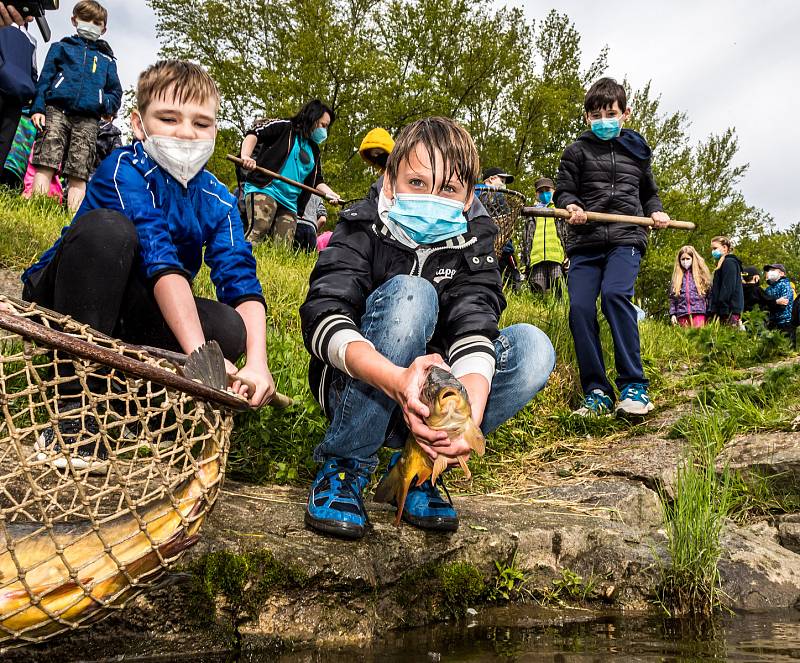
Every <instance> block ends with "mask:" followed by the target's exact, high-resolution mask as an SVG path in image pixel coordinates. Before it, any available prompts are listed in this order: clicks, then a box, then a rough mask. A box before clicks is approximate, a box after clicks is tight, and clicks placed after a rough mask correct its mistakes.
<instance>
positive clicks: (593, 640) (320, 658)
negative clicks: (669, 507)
mask: <svg viewBox="0 0 800 663" xmlns="http://www.w3.org/2000/svg"><path fill="white" fill-rule="evenodd" d="M189 656H190V658H191V660H192V662H193V663H267V662H269V663H272V662H273V661H275V662H280V663H360V662H362V661H363V662H364V663H401V662H402V663H405V662H406V661H419V662H420V663H426V662H428V663H456V662H458V663H461V662H464V663H489V662H492V661H501V662H512V661H513V662H515V663H517V662H520V663H522V662H524V663H532V662H540V661H541V662H552V663H589V662H591V663H594V662H598V663H605V662H607V661H610V662H616V661H624V662H626V663H628V662H638V661H643V662H647V663H649V662H656V661H657V662H659V663H662V662H663V663H673V662H674V663H695V662H700V661H737V662H738V661H753V662H760V661H769V662H770V663H781V662H783V661H800V610H786V611H779V612H775V611H772V612H766V613H756V614H752V613H751V614H747V615H731V616H728V617H725V618H722V619H718V620H717V622H716V624H715V626H714V627H713V628H710V629H709V628H707V629H705V630H704V631H703V632H698V630H697V629H696V628H692V627H691V626H690V625H688V624H687V623H682V622H680V621H675V620H664V619H659V618H654V617H636V616H629V615H620V614H618V613H617V614H608V615H603V616H598V615H597V613H589V612H581V611H575V610H562V611H555V610H552V609H542V608H532V607H504V608H494V609H490V610H487V611H485V612H482V613H480V614H478V615H476V616H474V617H469V618H467V620H466V621H463V622H459V623H455V624H439V625H436V626H430V627H426V628H418V629H413V630H408V631H393V632H390V633H387V634H386V635H385V636H384V637H383V638H382V639H381V640H380V641H379V642H377V643H375V644H374V645H373V646H372V647H370V648H366V649H335V650H329V649H301V650H298V651H293V652H275V651H245V652H241V653H239V654H230V653H229V654H224V653H219V654H206V655H202V654H200V655H198V654H191V655H189ZM126 660H132V661H138V662H140V663H143V662H145V661H147V662H152V661H158V662H159V663H161V662H162V661H164V660H178V659H173V658H171V657H167V659H164V658H163V657H157V658H155V659H154V658H149V657H147V658H132V659H126ZM180 660H184V659H183V658H180Z"/></svg>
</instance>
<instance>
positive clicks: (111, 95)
mask: <svg viewBox="0 0 800 663" xmlns="http://www.w3.org/2000/svg"><path fill="white" fill-rule="evenodd" d="M107 23H108V12H107V11H106V9H105V8H104V7H103V6H102V5H100V4H98V3H97V2H95V1H94V0H81V1H80V2H78V3H77V4H76V5H75V8H74V9H73V11H72V24H73V25H74V26H75V28H76V29H77V33H78V34H76V35H73V36H71V37H65V38H64V39H62V40H61V41H59V42H57V43H55V44H53V45H52V46H51V47H50V50H49V51H48V52H47V59H46V60H45V62H44V67H43V68H42V74H41V76H40V77H39V85H38V87H37V90H36V98H35V99H34V101H33V105H32V107H31V112H32V116H31V119H32V120H33V123H34V125H36V128H37V129H39V130H40V131H42V132H43V134H42V135H41V137H40V139H39V140H37V141H36V145H35V147H34V150H33V165H34V166H36V177H35V178H34V181H33V193H34V194H41V195H47V192H48V191H49V189H50V181H51V180H52V178H53V174H54V173H55V172H56V171H57V170H58V168H59V166H61V164H62V163H63V165H64V170H63V172H64V175H66V177H67V180H68V184H69V193H68V196H67V204H68V206H69V209H70V210H71V211H72V212H75V211H77V209H78V208H79V207H80V205H81V202H82V201H83V197H84V195H85V194H86V181H87V180H88V179H89V176H90V175H91V173H92V169H93V168H94V159H95V149H96V147H95V143H96V141H97V123H98V120H99V119H100V118H101V117H102V116H103V115H115V114H116V112H117V111H118V110H119V107H120V104H121V103H122V86H121V85H120V82H119V76H118V75H117V64H116V61H115V60H114V52H113V51H112V50H111V47H110V46H109V45H108V43H107V42H105V41H104V40H102V39H100V36H101V35H103V34H105V31H106V24H107Z"/></svg>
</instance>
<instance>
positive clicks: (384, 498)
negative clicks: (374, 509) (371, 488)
mask: <svg viewBox="0 0 800 663" xmlns="http://www.w3.org/2000/svg"><path fill="white" fill-rule="evenodd" d="M402 481H403V478H402V476H400V463H397V464H396V465H395V466H394V467H393V468H392V469H391V470H389V474H387V475H386V476H385V477H383V478H382V479H381V480H380V482H379V483H378V486H377V487H376V488H375V494H374V495H373V496H372V501H373V502H385V503H387V504H388V503H390V502H391V501H392V500H393V499H394V498H395V497H396V496H397V490H398V488H399V487H400V484H401V483H402Z"/></svg>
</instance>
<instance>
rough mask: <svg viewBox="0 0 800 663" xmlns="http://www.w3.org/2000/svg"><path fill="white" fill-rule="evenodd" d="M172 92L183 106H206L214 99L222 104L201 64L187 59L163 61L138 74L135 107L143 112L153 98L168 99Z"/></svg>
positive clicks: (211, 80)
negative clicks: (201, 104) (206, 103)
mask: <svg viewBox="0 0 800 663" xmlns="http://www.w3.org/2000/svg"><path fill="white" fill-rule="evenodd" d="M169 92H172V94H173V95H174V96H175V99H177V100H178V101H179V102H180V103H182V104H186V103H189V102H190V101H193V102H197V103H203V102H204V101H206V100H207V99H211V98H213V99H214V100H215V101H216V102H217V104H219V89H217V84H216V83H215V82H214V79H213V78H211V76H209V74H208V72H207V71H206V70H205V69H203V68H202V67H201V66H200V65H198V64H195V63H194V62H187V61H186V60H160V61H159V62H156V63H155V64H154V65H150V66H149V67H148V68H147V69H145V70H144V71H143V72H142V73H141V74H140V75H139V83H138V84H137V86H136V107H137V108H138V110H139V112H140V113H144V112H145V111H146V110H147V107H148V106H149V105H150V103H151V102H152V101H153V99H165V98H166V96H167V94H168V93H169Z"/></svg>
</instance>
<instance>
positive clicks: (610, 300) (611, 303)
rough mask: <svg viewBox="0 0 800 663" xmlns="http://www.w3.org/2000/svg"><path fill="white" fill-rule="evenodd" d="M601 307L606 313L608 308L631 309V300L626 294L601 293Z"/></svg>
mask: <svg viewBox="0 0 800 663" xmlns="http://www.w3.org/2000/svg"><path fill="white" fill-rule="evenodd" d="M600 306H601V308H602V309H603V310H604V311H605V310H607V309H608V308H620V307H625V306H627V307H630V306H631V298H630V296H629V295H627V294H626V293H624V292H619V291H613V290H612V291H609V292H605V291H603V292H601V293H600Z"/></svg>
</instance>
